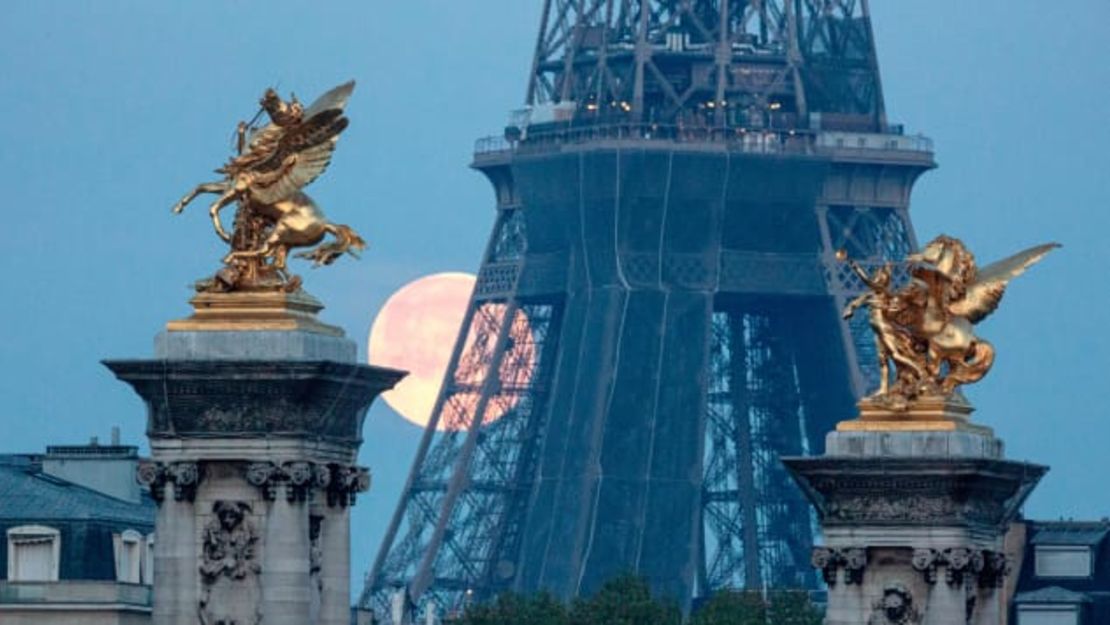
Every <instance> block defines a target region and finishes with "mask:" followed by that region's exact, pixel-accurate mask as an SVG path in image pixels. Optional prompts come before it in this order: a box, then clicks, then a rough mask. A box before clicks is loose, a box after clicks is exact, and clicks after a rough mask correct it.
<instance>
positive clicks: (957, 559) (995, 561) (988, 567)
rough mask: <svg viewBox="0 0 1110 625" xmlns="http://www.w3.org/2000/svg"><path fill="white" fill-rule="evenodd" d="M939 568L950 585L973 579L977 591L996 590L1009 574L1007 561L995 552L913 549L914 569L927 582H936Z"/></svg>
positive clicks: (959, 548)
mask: <svg viewBox="0 0 1110 625" xmlns="http://www.w3.org/2000/svg"><path fill="white" fill-rule="evenodd" d="M941 566H943V567H944V581H945V582H946V583H947V584H948V585H950V586H959V585H962V584H964V583H965V582H968V581H971V580H974V581H975V582H976V584H977V585H978V586H979V587H980V588H998V587H1001V586H1002V582H1003V580H1004V579H1005V577H1006V576H1007V575H1009V573H1010V558H1009V556H1007V555H1006V554H1005V553H1001V552H998V551H991V550H989V549H969V548H967V547H951V548H948V549H915V550H914V552H913V568H914V569H916V570H917V571H919V572H921V574H922V576H923V577H924V578H925V581H926V582H927V583H929V584H935V583H936V582H937V571H938V569H939V568H940V567H941Z"/></svg>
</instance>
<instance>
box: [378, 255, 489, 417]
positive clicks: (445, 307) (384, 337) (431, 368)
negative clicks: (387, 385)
mask: <svg viewBox="0 0 1110 625" xmlns="http://www.w3.org/2000/svg"><path fill="white" fill-rule="evenodd" d="M474 282H475V278H474V276H473V275H471V274H468V273H437V274H433V275H430V276H424V277H423V278H418V279H416V280H413V281H412V282H409V283H408V284H406V285H405V286H403V287H401V288H400V289H398V290H397V291H396V292H395V293H394V294H393V295H391V296H390V297H389V299H388V300H386V302H385V305H384V306H382V309H381V311H379V312H378V316H377V317H375V319H374V324H373V325H372V326H371V328H370V341H369V345H368V347H367V351H368V353H369V356H370V364H372V365H380V366H383V367H393V368H395V369H403V370H405V371H408V372H409V374H408V376H406V377H405V378H404V379H403V380H401V382H400V383H398V384H397V386H395V387H394V388H393V389H392V390H390V391H386V392H385V393H383V394H382V399H384V400H385V403H387V404H389V407H390V408H393V409H394V410H396V411H397V412H398V414H400V415H401V416H402V417H404V418H405V419H406V420H408V421H410V422H412V423H414V424H416V425H419V426H421V427H423V426H425V425H427V424H428V420H429V419H430V418H431V414H432V409H433V408H434V407H435V403H436V397H437V396H438V395H439V387H440V386H441V385H442V384H443V374H444V373H445V372H446V370H447V364H448V362H449V361H450V360H451V350H452V349H453V348H454V346H455V339H456V338H457V337H458V334H459V327H460V326H461V325H462V321H463V317H465V316H466V305H467V303H469V301H470V293H471V291H473V290H474Z"/></svg>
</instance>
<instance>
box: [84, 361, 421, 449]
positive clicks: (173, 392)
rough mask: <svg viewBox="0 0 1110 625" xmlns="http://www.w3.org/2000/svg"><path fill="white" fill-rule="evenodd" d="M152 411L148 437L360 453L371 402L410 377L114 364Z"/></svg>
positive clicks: (382, 371)
mask: <svg viewBox="0 0 1110 625" xmlns="http://www.w3.org/2000/svg"><path fill="white" fill-rule="evenodd" d="M104 364H105V366H107V367H108V368H109V369H111V370H112V372H113V373H114V374H115V375H116V377H118V378H119V379H121V380H123V381H124V382H127V383H128V384H130V385H131V386H132V387H134V389H135V391H136V392H137V393H138V394H139V395H140V396H141V397H142V399H143V401H144V402H145V403H146V406H147V435H148V436H149V437H150V438H151V439H160V438H161V439H164V438H215V437H233V438H266V437H275V436H277V437H291V438H304V439H309V440H322V441H327V442H333V443H337V444H340V445H344V446H348V447H351V448H354V447H355V446H357V445H358V444H359V443H361V442H362V420H363V418H364V417H365V415H366V410H367V408H369V406H370V403H371V402H372V401H373V400H374V398H375V397H377V396H378V395H379V394H380V393H381V392H382V391H385V390H388V389H390V388H392V387H393V386H394V385H395V384H396V383H397V382H398V381H400V379H401V378H402V377H404V375H405V374H404V372H401V371H397V370H394V369H386V368H383V367H372V366H368V365H358V364H350V363H339V362H333V361H258V360H112V361H105V362H104Z"/></svg>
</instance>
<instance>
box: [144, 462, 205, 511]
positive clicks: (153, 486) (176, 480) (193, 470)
mask: <svg viewBox="0 0 1110 625" xmlns="http://www.w3.org/2000/svg"><path fill="white" fill-rule="evenodd" d="M135 479H137V480H138V481H139V483H140V484H143V485H144V486H146V487H148V488H149V489H150V496H151V497H152V498H153V499H154V501H155V502H156V503H158V504H161V503H162V500H163V499H164V496H165V485H166V484H167V483H172V484H173V497H174V499H175V500H177V501H193V500H194V499H196V495H197V485H198V484H199V483H200V466H199V465H198V464H197V463H195V462H142V463H140V464H139V467H138V469H137V470H136V471H135Z"/></svg>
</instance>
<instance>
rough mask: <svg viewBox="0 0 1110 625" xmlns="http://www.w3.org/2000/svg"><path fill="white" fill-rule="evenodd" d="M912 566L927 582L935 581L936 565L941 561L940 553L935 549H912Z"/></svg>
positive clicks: (933, 582) (932, 582)
mask: <svg viewBox="0 0 1110 625" xmlns="http://www.w3.org/2000/svg"><path fill="white" fill-rule="evenodd" d="M911 562H912V564H913V568H914V570H916V571H920V572H921V574H922V575H923V576H924V577H925V582H926V583H928V584H935V583H937V567H938V566H939V565H940V563H941V555H940V552H938V551H937V550H936V549H914V550H913V560H912V561H911Z"/></svg>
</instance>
